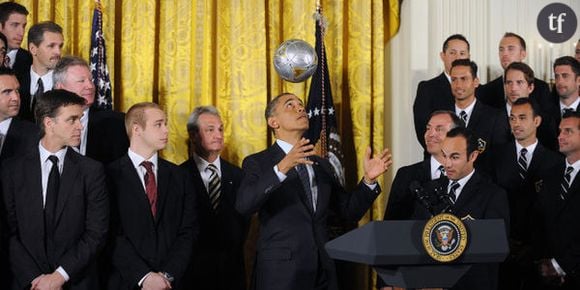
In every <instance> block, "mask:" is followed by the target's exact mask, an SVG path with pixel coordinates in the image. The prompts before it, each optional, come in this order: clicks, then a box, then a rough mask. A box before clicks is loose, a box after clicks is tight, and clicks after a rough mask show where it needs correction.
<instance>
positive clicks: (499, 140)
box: [467, 101, 511, 174]
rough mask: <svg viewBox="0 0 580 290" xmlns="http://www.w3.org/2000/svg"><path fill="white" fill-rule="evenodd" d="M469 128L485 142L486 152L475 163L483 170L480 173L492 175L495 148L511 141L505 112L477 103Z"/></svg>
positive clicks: (470, 118)
mask: <svg viewBox="0 0 580 290" xmlns="http://www.w3.org/2000/svg"><path fill="white" fill-rule="evenodd" d="M467 128H468V129H470V130H471V131H473V132H475V134H476V135H477V137H478V138H479V139H480V140H481V141H483V142H485V151H484V152H483V153H481V154H480V155H479V157H478V158H477V160H476V161H475V167H476V168H477V169H479V170H481V172H480V173H487V174H491V171H492V160H493V159H492V158H494V157H493V156H492V154H493V147H494V146H498V145H501V144H504V143H507V142H508V141H509V140H510V139H511V133H510V129H509V125H508V122H507V119H506V117H505V113H504V111H500V110H498V109H495V108H492V107H490V106H488V105H486V104H483V103H482V102H479V101H476V103H475V106H474V108H473V111H472V112H471V116H470V117H469V123H468V124H467Z"/></svg>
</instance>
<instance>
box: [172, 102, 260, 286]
mask: <svg viewBox="0 0 580 290" xmlns="http://www.w3.org/2000/svg"><path fill="white" fill-rule="evenodd" d="M187 131H188V132H189V140H190V142H191V143H190V145H191V147H190V151H191V153H192V154H191V157H190V158H189V159H188V160H187V161H186V162H184V163H183V164H181V168H183V169H185V170H186V172H187V176H188V178H189V179H190V180H192V181H193V186H194V187H195V194H196V199H197V205H198V208H197V213H198V220H199V225H200V233H199V240H198V243H197V244H196V247H195V248H194V253H195V254H194V255H193V257H192V265H191V275H188V280H190V281H189V283H190V284H192V287H193V288H198V289H206V290H225V289H228V290H244V289H246V280H245V268H244V242H245V239H246V234H247V232H248V224H249V219H248V217H246V216H242V215H241V214H239V213H238V212H237V211H236V209H235V202H236V198H237V191H238V188H239V187H240V183H241V182H242V177H243V171H242V169H240V168H239V167H237V166H235V165H233V164H231V163H229V162H227V161H226V160H224V159H223V158H221V157H220V152H221V151H222V150H223V148H224V124H223V122H222V120H221V117H220V114H219V112H218V110H217V109H216V108H215V107H213V106H199V107H196V108H195V109H193V112H192V113H191V115H190V116H189V120H188V122H187ZM225 277H227V279H224V278H225Z"/></svg>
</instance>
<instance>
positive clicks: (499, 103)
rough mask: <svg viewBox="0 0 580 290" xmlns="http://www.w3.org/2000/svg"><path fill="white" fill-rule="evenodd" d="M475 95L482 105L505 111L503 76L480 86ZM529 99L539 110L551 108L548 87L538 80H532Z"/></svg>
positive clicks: (551, 103)
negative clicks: (537, 105)
mask: <svg viewBox="0 0 580 290" xmlns="http://www.w3.org/2000/svg"><path fill="white" fill-rule="evenodd" d="M475 95H476V97H477V99H478V100H480V101H481V102H482V103H484V104H486V105H488V106H491V107H494V108H496V109H505V102H506V97H505V91H504V80H503V76H500V77H498V78H496V79H495V80H493V81H491V82H488V83H486V84H484V85H481V86H479V87H478V88H477V90H476V91H475ZM530 99H532V100H534V101H536V102H537V103H538V104H539V105H540V108H542V109H548V108H550V107H552V106H553V101H552V97H551V94H550V87H549V86H548V84H547V83H546V82H545V81H543V80H540V79H534V90H533V91H532V93H531V94H530Z"/></svg>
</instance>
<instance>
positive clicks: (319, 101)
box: [305, 8, 345, 185]
mask: <svg viewBox="0 0 580 290" xmlns="http://www.w3.org/2000/svg"><path fill="white" fill-rule="evenodd" d="M314 16H315V19H316V46H315V49H316V54H317V55H318V66H317V67H316V72H315V73H314V75H313V76H312V82H311V83H310V91H309V92H308V103H307V104H306V112H307V113H308V119H309V124H310V126H309V129H308V131H307V132H306V134H305V137H306V138H308V139H310V142H311V143H312V144H315V150H316V152H317V153H318V154H320V156H322V157H325V158H327V159H328V161H330V164H331V165H332V167H333V169H334V171H335V174H336V177H337V178H338V179H339V180H340V182H341V183H342V185H344V183H345V176H344V166H343V159H344V156H343V153H342V144H341V141H340V135H339V134H338V130H337V122H336V111H335V109H334V103H333V101H332V91H331V89H330V80H329V78H328V66H327V62H326V49H325V48H324V32H325V28H326V20H325V18H324V17H323V16H322V13H321V9H320V8H318V9H317V12H316V14H314Z"/></svg>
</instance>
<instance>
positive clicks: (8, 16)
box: [0, 1, 32, 76]
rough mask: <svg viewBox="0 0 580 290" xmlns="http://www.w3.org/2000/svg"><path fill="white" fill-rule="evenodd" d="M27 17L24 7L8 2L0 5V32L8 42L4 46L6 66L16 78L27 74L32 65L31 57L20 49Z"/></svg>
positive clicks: (24, 50)
mask: <svg viewBox="0 0 580 290" xmlns="http://www.w3.org/2000/svg"><path fill="white" fill-rule="evenodd" d="M27 16H28V10H26V7H24V6H22V5H20V4H18V3H14V2H8V1H6V2H3V3H0V32H2V34H4V35H5V36H6V38H7V40H8V43H7V44H6V45H7V47H6V49H7V52H8V53H7V56H8V58H9V59H10V62H9V65H8V66H9V67H10V68H12V69H13V70H14V72H15V73H16V75H17V76H19V75H22V74H23V73H28V72H29V71H30V65H32V55H31V54H30V53H29V52H28V51H27V50H26V49H23V48H21V47H20V46H21V45H22V40H24V32H25V29H26V24H27V20H26V18H27Z"/></svg>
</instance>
